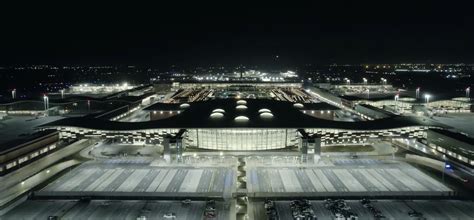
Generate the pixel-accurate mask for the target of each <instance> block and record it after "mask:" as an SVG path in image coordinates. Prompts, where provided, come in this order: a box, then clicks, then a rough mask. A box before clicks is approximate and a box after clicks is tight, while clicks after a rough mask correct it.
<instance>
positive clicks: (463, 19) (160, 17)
mask: <svg viewBox="0 0 474 220" xmlns="http://www.w3.org/2000/svg"><path fill="white" fill-rule="evenodd" d="M291 2H293V3H292V4H291V5H287V4H277V3H275V2H268V4H255V3H246V2H236V3H234V4H229V3H225V4H224V3H220V4H216V3H214V4H211V3H207V4H202V3H192V4H190V3H187V2H185V1H182V2H178V3H175V4H173V5H169V4H161V5H156V4H155V5H140V6H137V5H112V4H110V5H66V4H64V5H44V4H41V5H28V4H24V5H14V6H13V5H12V6H5V7H2V12H1V13H0V18H1V21H0V24H1V32H0V64H2V65H12V64H145V65H157V66H159V65H171V64H181V65H214V64H232V65H235V64H246V65H258V64H270V65H271V64H272V63H274V62H279V63H283V64H288V65H293V64H295V65H300V64H306V63H312V64H326V63H400V62H439V63H448V62H466V63H473V62H474V43H473V39H474V18H473V12H472V6H470V5H469V4H467V3H463V2H460V1H439V2H437V1H405V2H404V1H393V2H392V3H388V1H378V3H376V2H375V3H374V2H372V3H361V1H353V3H347V2H338V3H331V4H328V3H326V4H294V2H295V1H291ZM415 2H416V3H415ZM466 2H468V1H466ZM277 56H278V58H277Z"/></svg>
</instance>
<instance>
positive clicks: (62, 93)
mask: <svg viewBox="0 0 474 220" xmlns="http://www.w3.org/2000/svg"><path fill="white" fill-rule="evenodd" d="M61 99H64V89H61Z"/></svg>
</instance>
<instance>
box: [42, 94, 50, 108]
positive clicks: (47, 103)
mask: <svg viewBox="0 0 474 220" xmlns="http://www.w3.org/2000/svg"><path fill="white" fill-rule="evenodd" d="M43 101H44V111H45V112H46V113H47V111H48V109H49V98H48V96H46V94H45V95H43Z"/></svg>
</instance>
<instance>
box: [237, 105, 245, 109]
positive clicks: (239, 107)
mask: <svg viewBox="0 0 474 220" xmlns="http://www.w3.org/2000/svg"><path fill="white" fill-rule="evenodd" d="M235 108H236V109H247V106H246V105H238V106H236V107H235Z"/></svg>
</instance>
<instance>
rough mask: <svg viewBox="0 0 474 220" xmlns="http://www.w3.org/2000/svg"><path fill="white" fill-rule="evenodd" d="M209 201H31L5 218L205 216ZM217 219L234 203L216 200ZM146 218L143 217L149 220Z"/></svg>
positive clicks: (134, 218)
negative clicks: (183, 202) (187, 202)
mask: <svg viewBox="0 0 474 220" xmlns="http://www.w3.org/2000/svg"><path fill="white" fill-rule="evenodd" d="M205 207H206V202H205V201H192V202H191V203H190V204H182V203H181V202H180V201H102V200H97V201H89V202H85V201H77V200H67V201H52V200H28V201H26V202H24V203H22V204H21V205H19V206H17V207H16V208H14V209H12V210H10V211H9V212H8V213H7V214H6V215H4V216H2V217H1V219H5V220H19V219H48V217H49V216H58V217H60V219H101V220H102V219H113V220H118V219H130V220H137V219H138V217H145V218H146V219H147V220H148V219H165V218H164V217H163V216H164V215H165V214H170V213H174V214H175V216H176V219H195V220H198V219H203V213H204V211H205ZM215 208H216V213H217V216H216V219H229V218H230V203H229V202H216V205H215ZM145 218H142V219H145Z"/></svg>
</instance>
